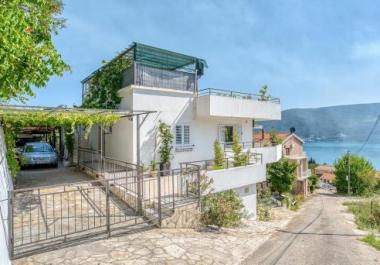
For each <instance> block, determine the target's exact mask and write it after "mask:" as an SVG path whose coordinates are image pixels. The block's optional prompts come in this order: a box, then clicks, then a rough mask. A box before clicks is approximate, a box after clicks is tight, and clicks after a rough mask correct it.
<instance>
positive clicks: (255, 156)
mask: <svg viewBox="0 0 380 265" xmlns="http://www.w3.org/2000/svg"><path fill="white" fill-rule="evenodd" d="M247 155H248V157H247V160H246V161H244V162H243V164H242V165H241V166H248V165H255V164H262V162H263V155H262V154H261V153H247ZM194 165H196V166H199V167H200V169H202V170H215V169H216V167H215V162H214V160H213V159H205V160H197V161H190V162H182V163H180V167H181V168H182V169H186V168H188V167H191V166H194ZM234 167H237V166H235V163H234V159H233V157H227V156H226V157H225V158H224V165H223V167H221V168H218V169H228V168H234Z"/></svg>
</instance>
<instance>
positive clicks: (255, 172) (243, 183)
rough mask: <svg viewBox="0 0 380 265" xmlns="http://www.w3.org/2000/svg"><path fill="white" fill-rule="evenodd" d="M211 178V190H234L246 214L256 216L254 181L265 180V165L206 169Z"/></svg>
mask: <svg viewBox="0 0 380 265" xmlns="http://www.w3.org/2000/svg"><path fill="white" fill-rule="evenodd" d="M206 174H207V176H208V177H209V178H211V179H213V181H214V182H213V184H212V188H213V192H221V191H226V190H234V191H235V192H236V193H237V194H238V195H239V197H240V198H241V200H242V202H243V204H244V208H245V209H246V211H247V213H248V216H249V217H251V218H256V200H257V199H256V183H258V182H262V181H265V180H266V165H265V164H264V165H261V164H260V165H249V166H244V167H235V168H229V169H221V170H212V171H207V173H206Z"/></svg>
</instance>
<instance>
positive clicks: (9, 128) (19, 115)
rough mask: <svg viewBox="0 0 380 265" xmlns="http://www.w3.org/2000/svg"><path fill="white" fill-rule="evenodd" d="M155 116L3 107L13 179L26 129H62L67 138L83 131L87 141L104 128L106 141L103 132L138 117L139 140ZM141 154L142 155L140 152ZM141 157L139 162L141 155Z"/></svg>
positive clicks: (0, 110)
mask: <svg viewBox="0 0 380 265" xmlns="http://www.w3.org/2000/svg"><path fill="white" fill-rule="evenodd" d="M152 112H153V111H128V110H115V109H85V108H68V107H42V106H20V105H0V125H2V126H3V129H4V134H5V142H6V146H7V160H8V166H9V168H10V171H11V173H12V175H13V176H15V175H16V174H17V173H18V170H19V168H18V163H17V160H16V153H15V150H14V149H15V141H16V136H17V133H18V132H19V131H20V130H21V129H22V128H25V127H46V128H48V127H50V128H60V129H61V130H63V131H64V134H65V135H66V136H67V135H68V136H71V135H72V136H73V135H74V134H75V130H76V129H78V128H81V129H83V130H84V135H83V137H84V138H87V136H88V134H89V133H90V132H91V129H92V127H93V126H94V125H99V126H100V127H101V128H102V130H101V132H102V133H101V137H103V134H104V131H103V128H106V127H110V126H112V125H113V124H114V123H116V122H117V121H118V120H120V119H121V118H125V117H128V118H133V117H136V120H137V135H138V136H139V134H140V131H139V130H140V127H141V124H142V123H143V122H144V121H145V119H146V117H147V116H148V115H149V114H150V113H152ZM140 116H143V119H141V118H140ZM79 135H80V134H79ZM137 138H139V137H137ZM137 144H138V146H139V144H140V143H139V142H138V143H137ZM137 150H138V151H139V148H138V149H137ZM101 155H102V156H103V155H104V154H102V153H101ZM137 155H138V158H139V152H138V154H137ZM138 162H139V159H138Z"/></svg>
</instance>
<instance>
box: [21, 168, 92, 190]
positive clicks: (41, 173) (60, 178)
mask: <svg viewBox="0 0 380 265" xmlns="http://www.w3.org/2000/svg"><path fill="white" fill-rule="evenodd" d="M88 180H93V179H92V178H91V177H89V176H88V175H86V174H85V173H83V172H82V171H80V170H77V169H75V168H74V167H58V168H31V169H25V170H21V171H20V173H19V175H18V176H17V179H16V188H17V189H22V188H35V187H41V186H49V185H61V184H67V183H73V182H80V181H88Z"/></svg>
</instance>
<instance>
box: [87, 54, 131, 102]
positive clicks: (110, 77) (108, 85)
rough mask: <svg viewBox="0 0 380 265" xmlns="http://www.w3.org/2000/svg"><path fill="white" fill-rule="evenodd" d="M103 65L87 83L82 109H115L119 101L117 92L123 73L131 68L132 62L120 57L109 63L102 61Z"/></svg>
mask: <svg viewBox="0 0 380 265" xmlns="http://www.w3.org/2000/svg"><path fill="white" fill-rule="evenodd" d="M103 64H104V66H103V67H102V68H100V69H99V70H98V71H97V72H95V73H94V75H93V76H92V77H91V78H90V79H89V80H88V81H87V88H86V91H85V96H84V99H83V104H82V107H84V108H102V109H115V108H117V105H118V104H119V103H120V101H121V99H120V97H119V96H118V94H117V91H118V90H119V89H120V88H121V86H122V82H123V73H124V71H125V70H126V69H127V68H129V67H131V66H132V60H131V59H130V58H127V57H125V56H120V57H116V58H115V59H114V60H112V61H110V62H109V63H106V62H105V61H103Z"/></svg>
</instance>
